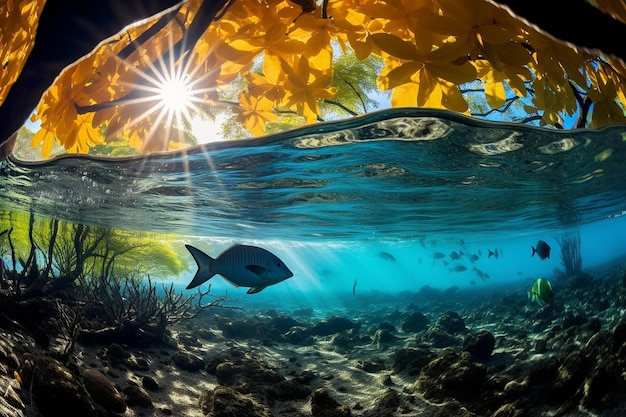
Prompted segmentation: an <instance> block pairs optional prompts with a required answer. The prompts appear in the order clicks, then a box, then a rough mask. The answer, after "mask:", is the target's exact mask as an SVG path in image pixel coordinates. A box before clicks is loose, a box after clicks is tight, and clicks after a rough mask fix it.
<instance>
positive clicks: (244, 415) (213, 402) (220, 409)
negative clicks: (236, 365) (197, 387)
mask: <svg viewBox="0 0 626 417" xmlns="http://www.w3.org/2000/svg"><path fill="white" fill-rule="evenodd" d="M200 408H201V410H202V413H203V414H204V415H210V416H211V417H272V416H273V414H272V412H271V410H270V408H269V407H268V406H267V405H265V404H261V403H259V402H258V401H257V399H256V398H255V397H254V396H252V395H246V394H242V393H240V392H237V391H236V390H234V389H232V388H229V387H222V386H217V387H216V388H215V390H213V391H212V392H211V391H203V392H202V393H201V395H200Z"/></svg>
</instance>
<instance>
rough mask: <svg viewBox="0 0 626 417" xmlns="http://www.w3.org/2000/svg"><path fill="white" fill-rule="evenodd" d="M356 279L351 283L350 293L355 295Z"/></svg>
mask: <svg viewBox="0 0 626 417" xmlns="http://www.w3.org/2000/svg"><path fill="white" fill-rule="evenodd" d="M356 284H357V282H356V279H355V280H354V284H352V295H356Z"/></svg>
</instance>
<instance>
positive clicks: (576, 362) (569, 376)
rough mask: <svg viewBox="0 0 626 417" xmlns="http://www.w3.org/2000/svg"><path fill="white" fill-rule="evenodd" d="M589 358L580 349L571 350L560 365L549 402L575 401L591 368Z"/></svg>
mask: <svg viewBox="0 0 626 417" xmlns="http://www.w3.org/2000/svg"><path fill="white" fill-rule="evenodd" d="M589 362H590V361H589V358H588V357H587V356H586V355H583V354H581V352H580V351H579V350H575V351H573V352H571V353H570V354H569V355H568V356H567V357H566V358H565V360H564V361H563V363H562V364H561V366H560V367H559V369H558V371H557V374H556V380H555V381H554V385H553V388H552V394H551V395H550V398H549V399H548V403H549V404H562V403H564V402H565V401H569V402H572V401H575V400H576V398H575V397H576V393H577V391H578V389H579V387H580V385H581V384H582V383H583V381H584V380H585V376H586V375H587V370H588V369H589V365H590V363H589Z"/></svg>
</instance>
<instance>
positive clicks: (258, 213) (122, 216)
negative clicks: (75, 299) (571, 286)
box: [0, 109, 626, 304]
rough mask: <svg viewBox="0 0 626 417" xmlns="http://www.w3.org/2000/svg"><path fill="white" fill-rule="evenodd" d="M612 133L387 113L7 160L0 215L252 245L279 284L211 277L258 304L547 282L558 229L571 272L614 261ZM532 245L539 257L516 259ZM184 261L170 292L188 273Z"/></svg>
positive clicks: (617, 214) (624, 132)
mask: <svg viewBox="0 0 626 417" xmlns="http://www.w3.org/2000/svg"><path fill="white" fill-rule="evenodd" d="M625 138H626V127H624V126H615V127H611V128H606V129H602V130H577V131H556V130H547V129H539V128H531V127H526V126H520V125H513V124H505V123H494V122H485V121H479V120H476V119H470V118H467V117H464V116H461V115H458V114H453V113H449V112H444V111H435V110H426V109H392V110H385V111H381V112H378V113H372V114H369V115H366V116H362V117H358V118H354V119H350V120H345V121H340V122H333V123H324V124H318V125H315V126H310V127H306V128H303V129H300V130H296V131H292V132H286V133H281V134H277V135H274V136H268V137H265V138H262V139H256V140H239V141H229V142H217V143H211V144H207V145H204V146H200V147H196V148H192V149H188V150H185V151H181V152H175V153H164V154H153V155H150V156H142V157H130V158H122V159H104V158H95V157H84V156H82V157H81V156H66V157H60V158H57V159H54V160H51V161H48V162H42V163H25V162H20V161H17V160H10V161H8V162H5V163H4V164H3V165H2V167H1V170H0V175H1V176H2V180H1V182H0V209H3V210H4V211H5V213H6V212H11V211H18V212H24V213H29V212H34V213H35V214H36V215H37V216H40V217H44V218H45V217H48V218H54V219H60V220H63V221H68V222H76V223H85V224H90V225H98V226H106V227H112V228H117V229H126V230H144V231H152V232H159V233H165V234H168V239H172V237H171V235H172V234H175V235H176V237H175V240H176V244H177V245H180V247H181V248H182V245H183V244H184V243H191V244H193V245H196V246H198V247H200V248H202V249H204V250H206V252H208V253H210V254H211V255H217V254H218V253H219V252H220V251H221V250H223V249H224V248H226V247H228V246H229V245H230V244H232V243H233V242H238V243H246V244H255V245H259V246H263V247H265V248H267V249H270V250H271V251H272V252H274V253H276V254H277V255H278V256H279V257H281V258H282V259H283V260H284V261H285V262H286V263H287V265H288V266H289V267H290V269H291V270H292V271H293V272H294V277H293V278H291V279H289V280H287V281H285V282H283V283H280V284H278V285H276V286H273V287H269V288H267V289H266V290H264V291H263V292H262V293H260V294H257V295H253V296H248V295H246V294H245V291H246V289H236V290H235V289H233V288H232V287H231V286H229V285H228V284H227V283H225V282H224V281H223V280H222V279H221V278H219V277H217V278H214V279H213V280H212V281H211V282H212V283H213V285H214V287H213V290H214V291H215V292H219V291H228V293H229V294H231V295H237V296H242V297H256V298H255V300H257V301H262V302H265V301H266V302H267V303H270V304H271V303H274V302H275V299H276V296H279V297H283V296H290V297H291V298H294V297H295V296H296V295H299V296H302V295H304V294H308V295H309V296H312V294H323V296H322V297H331V296H337V297H339V296H341V297H344V296H346V297H350V296H354V295H353V294H352V288H353V283H354V281H355V280H356V281H357V283H358V285H357V287H356V294H364V293H368V292H372V291H386V292H392V293H393V292H400V291H405V290H409V291H417V290H419V288H421V287H422V286H423V285H430V286H433V287H436V288H447V287H449V286H453V285H457V286H459V287H468V288H488V287H489V286H497V285H502V284H507V283H509V282H511V283H513V282H525V280H533V279H536V278H537V277H539V276H551V275H552V273H553V271H554V269H555V268H560V267H561V264H560V259H559V245H558V241H557V239H558V238H559V237H560V236H562V235H563V234H564V233H567V232H571V231H578V232H579V233H580V236H581V253H582V258H583V269H584V268H586V267H591V266H593V265H597V264H601V263H603V262H607V261H610V260H613V259H617V258H619V257H621V256H623V255H625V254H626V220H625V219H624V216H623V214H624V213H626V181H625V177H626V139H625ZM25 226H26V225H25ZM538 239H543V240H545V241H546V242H548V244H549V245H550V246H551V247H552V257H551V258H550V259H547V260H545V261H541V260H539V259H538V258H537V256H535V257H531V246H533V245H535V243H536V242H537V240H538ZM490 249H491V250H492V251H495V249H498V253H499V256H498V258H497V259H496V258H495V256H492V257H490V258H488V251H489V250H490ZM453 251H456V252H457V253H460V252H461V251H462V252H463V256H461V257H460V258H459V259H458V260H453V259H451V257H450V254H451V253H452V252H453ZM181 252H184V249H182V250H181ZM436 252H441V253H443V254H444V255H445V257H444V258H443V259H435V255H434V254H435V253H436ZM186 255H188V254H186ZM472 255H475V256H476V257H478V259H476V258H474V261H471V260H470V257H471V256H472ZM188 258H189V259H188V261H189V263H190V266H191V269H190V270H189V271H187V272H186V273H185V274H183V276H180V277H171V278H172V280H174V281H175V282H178V283H186V282H188V281H189V280H190V279H191V277H192V276H193V273H194V272H195V271H194V270H193V269H195V264H194V263H193V261H192V259H191V257H190V256H188ZM146 262H150V260H146ZM463 267H465V268H467V269H466V270H464V271H459V269H462V268H463ZM455 268H456V269H455ZM291 298H290V299H291Z"/></svg>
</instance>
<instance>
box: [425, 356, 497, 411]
mask: <svg viewBox="0 0 626 417" xmlns="http://www.w3.org/2000/svg"><path fill="white" fill-rule="evenodd" d="M486 375H487V371H486V370H485V367H484V366H483V365H482V364H480V363H476V362H474V361H473V360H472V355H471V354H470V353H469V352H461V353H460V354H459V353H456V352H455V351H453V350H451V349H447V350H445V351H444V352H443V354H442V355H441V356H440V357H438V358H436V359H434V360H432V361H431V362H430V363H429V364H428V365H426V366H425V367H424V368H422V372H421V373H420V376H419V377H418V378H417V381H415V384H414V385H413V389H414V390H415V391H417V392H420V393H422V394H424V397H425V398H427V399H433V400H437V401H447V400H448V399H450V398H455V399H458V400H461V401H463V400H470V399H475V398H476V397H478V395H479V393H480V390H481V387H482V385H483V383H484V382H485V379H486Z"/></svg>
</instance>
